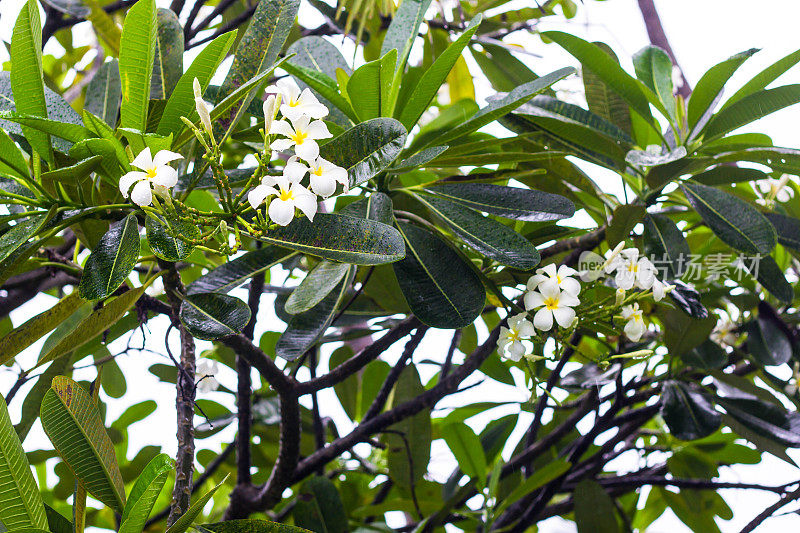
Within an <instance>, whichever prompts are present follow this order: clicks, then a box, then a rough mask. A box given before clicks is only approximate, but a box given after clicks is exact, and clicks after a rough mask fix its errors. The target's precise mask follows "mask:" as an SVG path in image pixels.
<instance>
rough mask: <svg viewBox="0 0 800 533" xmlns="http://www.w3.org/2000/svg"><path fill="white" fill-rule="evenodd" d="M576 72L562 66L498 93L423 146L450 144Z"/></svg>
mask: <svg viewBox="0 0 800 533" xmlns="http://www.w3.org/2000/svg"><path fill="white" fill-rule="evenodd" d="M574 73H575V69H574V68H572V67H567V68H562V69H559V70H556V71H555V72H551V73H550V74H545V75H544V76H542V77H541V78H536V79H535V80H533V81H531V82H528V83H526V84H524V85H520V86H519V87H517V88H515V89H514V90H512V91H511V92H510V93H508V94H506V95H504V96H499V95H498V97H495V98H494V99H491V101H490V102H489V103H488V104H487V105H486V107H483V108H481V109H480V110H479V111H478V112H477V113H475V114H474V115H472V116H471V117H470V118H469V119H467V120H466V121H465V122H462V123H461V124H459V125H458V126H456V127H454V128H451V129H449V130H446V131H445V132H444V133H443V134H441V135H439V136H437V137H435V138H434V139H432V140H431V141H429V142H428V143H427V144H426V145H425V146H424V147H423V148H427V147H428V146H431V145H432V144H437V145H443V144H449V143H450V142H451V141H453V140H455V139H458V138H460V137H463V136H464V135H468V134H470V133H472V132H474V131H476V130H478V129H480V128H482V127H483V126H485V125H487V124H489V123H491V122H494V121H495V120H497V119H498V118H501V117H503V116H505V115H506V114H508V113H510V112H511V111H513V110H514V109H516V108H517V107H519V106H520V105H522V104H524V103H525V102H526V101H528V100H530V99H531V98H533V97H534V96H535V95H537V94H539V93H541V92H542V91H544V90H545V89H547V88H548V87H550V86H551V85H553V84H554V83H556V82H557V81H559V80H562V79H564V78H566V77H567V76H569V75H570V74H574Z"/></svg>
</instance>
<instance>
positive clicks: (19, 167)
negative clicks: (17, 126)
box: [0, 96, 29, 178]
mask: <svg viewBox="0 0 800 533" xmlns="http://www.w3.org/2000/svg"><path fill="white" fill-rule="evenodd" d="M0 99H2V97H1V96H0ZM0 162H2V163H4V165H0V169H2V171H3V172H4V173H7V174H13V175H15V176H17V177H20V178H27V177H28V175H29V171H28V163H27V161H25V156H24V155H22V151H21V150H20V149H19V148H18V147H17V145H16V144H14V141H13V139H11V137H9V135H8V133H6V132H5V130H3V129H0Z"/></svg>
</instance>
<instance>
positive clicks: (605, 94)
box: [581, 42, 633, 135]
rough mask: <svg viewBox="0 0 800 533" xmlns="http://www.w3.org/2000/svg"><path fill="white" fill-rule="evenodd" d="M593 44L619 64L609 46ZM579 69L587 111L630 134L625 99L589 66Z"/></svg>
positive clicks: (629, 121) (628, 113) (628, 115)
mask: <svg viewBox="0 0 800 533" xmlns="http://www.w3.org/2000/svg"><path fill="white" fill-rule="evenodd" d="M594 45H595V46H597V47H598V48H599V49H600V50H601V51H602V52H605V53H606V54H607V55H608V56H609V57H610V58H611V60H612V61H613V62H614V63H616V64H617V65H619V59H618V58H617V56H616V54H615V53H614V51H613V50H612V49H611V47H610V46H608V45H607V44H605V43H601V42H596V43H594ZM581 70H582V71H581V77H582V78H583V88H584V91H585V93H586V104H587V106H588V107H589V111H591V112H592V113H594V114H596V115H598V116H600V117H602V118H604V119H606V120H607V121H609V122H610V123H612V124H614V125H615V126H617V127H618V128H620V129H621V130H622V131H624V132H625V133H627V134H628V135H630V134H631V133H632V129H633V128H632V124H631V112H630V109H628V104H627V103H625V100H624V99H623V98H622V97H621V96H620V95H619V93H617V92H616V91H615V90H614V89H613V88H612V87H610V86H609V85H608V84H606V82H605V81H603V78H602V77H601V76H598V75H597V74H595V73H594V72H592V70H591V68H586V67H584V68H583V69H581Z"/></svg>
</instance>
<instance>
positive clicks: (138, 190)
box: [131, 180, 153, 207]
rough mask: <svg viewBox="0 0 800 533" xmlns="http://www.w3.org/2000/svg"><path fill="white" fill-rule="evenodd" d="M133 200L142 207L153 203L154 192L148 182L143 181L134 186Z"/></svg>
mask: <svg viewBox="0 0 800 533" xmlns="http://www.w3.org/2000/svg"><path fill="white" fill-rule="evenodd" d="M131 200H133V203H135V204H136V205H138V206H140V207H141V206H145V205H150V204H151V203H153V191H152V190H151V189H150V182H149V181H148V180H142V181H140V182H139V183H137V184H136V185H134V186H133V190H132V191H131Z"/></svg>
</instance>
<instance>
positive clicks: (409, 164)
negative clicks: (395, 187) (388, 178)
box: [389, 145, 450, 173]
mask: <svg viewBox="0 0 800 533" xmlns="http://www.w3.org/2000/svg"><path fill="white" fill-rule="evenodd" d="M448 148H450V147H449V146H447V145H445V146H432V147H430V148H426V149H424V150H422V151H421V152H417V153H416V154H414V155H412V156H411V157H409V158H406V159H403V160H401V161H398V162H397V163H395V164H394V165H392V167H391V168H390V169H389V170H391V171H392V172H398V173H399V172H400V171H404V170H412V169H415V168H418V167H425V164H426V163H429V162H431V161H433V160H434V159H436V158H437V157H439V156H440V155H442V154H443V153H445V152H446V151H447V149H448Z"/></svg>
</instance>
